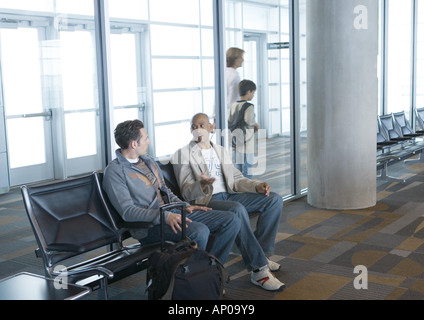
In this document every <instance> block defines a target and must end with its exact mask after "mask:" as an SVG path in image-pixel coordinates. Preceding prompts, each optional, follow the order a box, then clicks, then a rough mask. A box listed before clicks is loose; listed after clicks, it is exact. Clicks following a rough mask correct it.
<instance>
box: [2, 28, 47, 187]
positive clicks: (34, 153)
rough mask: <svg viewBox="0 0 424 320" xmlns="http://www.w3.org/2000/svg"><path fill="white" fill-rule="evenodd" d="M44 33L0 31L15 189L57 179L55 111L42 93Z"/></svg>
mask: <svg viewBox="0 0 424 320" xmlns="http://www.w3.org/2000/svg"><path fill="white" fill-rule="evenodd" d="M42 31H43V30H42V29H37V28H17V27H16V29H12V28H10V29H9V28H8V29H6V28H2V29H0V59H1V80H2V89H3V99H2V100H3V101H2V103H3V104H4V110H5V116H6V117H5V118H6V129H7V131H6V132H7V134H6V135H7V138H8V143H7V145H8V155H9V175H10V184H11V185H12V186H14V185H19V184H22V183H28V182H35V181H42V180H47V179H52V178H53V177H54V171H53V153H52V144H51V139H52V136H51V123H52V122H51V119H52V111H51V110H50V109H49V108H48V107H47V103H46V97H45V96H43V90H42V88H43V83H42V77H41V65H40V61H41V57H40V48H39V37H40V35H42V33H43V32H42ZM17 53H19V55H18V54H17Z"/></svg>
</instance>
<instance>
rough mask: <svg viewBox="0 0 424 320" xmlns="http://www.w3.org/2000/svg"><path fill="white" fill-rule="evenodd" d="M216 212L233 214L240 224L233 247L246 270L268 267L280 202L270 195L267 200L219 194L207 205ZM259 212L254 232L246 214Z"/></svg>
mask: <svg viewBox="0 0 424 320" xmlns="http://www.w3.org/2000/svg"><path fill="white" fill-rule="evenodd" d="M208 206H209V207H211V208H213V209H215V210H225V211H232V212H234V213H235V215H236V216H237V217H239V219H240V221H241V227H240V232H239V234H238V235H237V238H236V244H237V246H238V248H239V249H240V252H241V254H242V257H243V261H244V263H245V265H246V268H247V270H248V271H252V270H255V269H258V268H260V267H262V266H265V265H267V264H268V260H267V256H270V255H272V254H274V249H275V237H276V235H277V232H278V227H279V225H280V219H281V214H282V211H283V199H282V197H281V196H279V195H278V194H276V193H274V192H271V194H270V195H269V196H268V197H267V196H266V195H264V194H259V193H247V192H245V193H235V194H230V193H227V192H222V193H218V194H215V195H213V196H212V199H211V201H210V202H209V204H208ZM249 212H250V213H252V212H259V213H260V215H259V217H258V221H257V224H256V230H255V231H254V232H253V231H252V229H251V227H250V220H249V214H248V213H249Z"/></svg>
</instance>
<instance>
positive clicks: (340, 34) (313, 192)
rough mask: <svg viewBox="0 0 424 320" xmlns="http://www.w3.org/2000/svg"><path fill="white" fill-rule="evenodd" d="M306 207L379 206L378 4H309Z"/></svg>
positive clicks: (329, 0)
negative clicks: (377, 139) (377, 171)
mask: <svg viewBox="0 0 424 320" xmlns="http://www.w3.org/2000/svg"><path fill="white" fill-rule="evenodd" d="M306 11H307V32H306V36H307V59H308V69H307V70H308V203H309V204H310V205H312V206H314V207H318V208H324V209H340V210H343V209H361V208H368V207H371V206H374V205H375V204H376V188H377V184H376V125H377V124H376V121H377V120H376V119H377V103H378V81H377V53H378V1H376V0H307V7H306Z"/></svg>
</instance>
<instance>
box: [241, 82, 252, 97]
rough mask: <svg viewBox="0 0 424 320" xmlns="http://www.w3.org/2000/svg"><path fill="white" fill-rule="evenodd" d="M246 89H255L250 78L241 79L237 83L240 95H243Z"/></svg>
mask: <svg viewBox="0 0 424 320" xmlns="http://www.w3.org/2000/svg"><path fill="white" fill-rule="evenodd" d="M247 91H256V84H255V83H254V82H253V81H251V80H241V81H240V83H239V93H240V96H245V95H246V93H247Z"/></svg>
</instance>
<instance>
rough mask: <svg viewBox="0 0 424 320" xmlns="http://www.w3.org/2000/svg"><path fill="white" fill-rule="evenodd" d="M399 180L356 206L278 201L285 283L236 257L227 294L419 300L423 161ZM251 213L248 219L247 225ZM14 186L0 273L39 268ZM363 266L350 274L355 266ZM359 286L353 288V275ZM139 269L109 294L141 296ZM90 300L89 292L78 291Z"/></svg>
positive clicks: (5, 204)
mask: <svg viewBox="0 0 424 320" xmlns="http://www.w3.org/2000/svg"><path fill="white" fill-rule="evenodd" d="M391 170H392V174H394V175H398V176H402V177H404V178H408V179H407V182H406V183H405V184H402V183H397V182H385V181H380V180H379V182H378V203H377V205H376V206H375V207H372V208H368V209H364V210H346V211H334V210H320V209H316V208H313V207H311V206H309V205H308V204H307V199H306V198H303V199H300V200H296V201H292V202H289V203H287V204H286V205H285V208H284V212H283V216H282V221H281V225H280V228H279V233H278V236H277V241H276V253H275V255H274V256H273V257H271V258H272V259H273V260H275V261H278V262H279V263H280V264H281V270H280V271H279V272H277V273H276V276H277V277H278V278H279V279H280V280H281V281H283V282H284V283H285V284H286V289H285V290H284V291H283V292H280V293H272V292H267V291H265V290H263V289H261V288H258V287H256V286H254V285H252V284H251V283H250V281H249V279H250V275H249V274H248V273H247V272H246V271H245V270H244V268H243V264H242V261H241V258H240V256H239V255H237V254H232V255H231V257H230V259H229V261H228V262H227V264H226V268H227V270H228V271H229V273H230V274H231V281H230V283H229V284H228V285H227V287H226V295H225V299H226V300H227V301H230V300H421V299H424V203H423V201H422V199H423V194H424V164H423V163H415V164H410V165H407V166H405V167H403V166H402V165H401V164H399V165H396V166H393V167H392V168H391ZM254 223H255V220H254V219H252V225H254ZM36 247H37V245H36V242H35V239H34V236H33V233H32V230H31V228H30V225H29V222H28V219H27V217H26V213H25V211H24V207H23V203H22V200H21V195H20V191H19V189H13V190H12V191H11V192H9V193H8V194H5V195H0V278H4V277H7V276H9V275H12V274H15V273H18V272H22V271H28V272H32V273H36V274H40V275H42V274H43V269H42V264H41V260H40V259H37V258H36V257H35V254H34V249H36ZM359 265H362V266H365V267H366V268H367V271H368V273H367V278H365V274H364V273H361V274H359V273H354V268H355V267H356V266H359ZM358 276H363V277H362V278H361V280H360V281H361V282H360V283H361V284H362V285H364V284H365V280H367V289H355V285H354V284H355V278H356V277H358ZM144 282H145V272H140V273H139V274H136V275H134V276H132V277H129V278H127V279H124V280H121V281H118V282H117V283H114V284H112V285H111V286H110V287H109V296H110V298H111V299H114V300H145V299H146V295H145V292H144V289H145V285H144ZM84 299H85V300H95V299H97V294H96V293H92V294H91V295H89V296H87V297H86V298H84Z"/></svg>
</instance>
